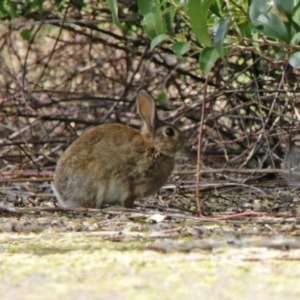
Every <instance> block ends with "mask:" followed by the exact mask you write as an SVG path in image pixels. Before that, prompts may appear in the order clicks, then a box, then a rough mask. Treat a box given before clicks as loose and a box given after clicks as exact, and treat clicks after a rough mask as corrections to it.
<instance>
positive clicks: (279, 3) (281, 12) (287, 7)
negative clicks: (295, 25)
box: [273, 0, 294, 22]
mask: <svg viewBox="0 0 300 300" xmlns="http://www.w3.org/2000/svg"><path fill="white" fill-rule="evenodd" d="M273 9H274V11H276V12H277V15H278V16H279V17H280V16H283V18H281V19H282V20H283V21H285V22H288V21H289V20H291V18H292V16H293V13H294V0H273Z"/></svg>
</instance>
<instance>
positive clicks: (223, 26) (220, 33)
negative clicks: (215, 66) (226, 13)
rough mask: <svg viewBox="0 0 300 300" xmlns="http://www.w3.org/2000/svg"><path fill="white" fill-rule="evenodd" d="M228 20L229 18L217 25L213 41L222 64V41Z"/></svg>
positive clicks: (227, 26) (223, 58)
mask: <svg viewBox="0 0 300 300" xmlns="http://www.w3.org/2000/svg"><path fill="white" fill-rule="evenodd" d="M230 20H231V18H230V17H228V18H226V19H225V20H224V21H223V22H222V23H221V24H220V25H219V28H218V30H217V32H216V35H215V39H214V44H215V48H216V50H217V51H218V53H219V55H220V57H221V58H222V60H223V61H224V62H225V57H224V39H225V36H226V33H227V31H228V28H229V24H230Z"/></svg>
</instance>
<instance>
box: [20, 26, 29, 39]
mask: <svg viewBox="0 0 300 300" xmlns="http://www.w3.org/2000/svg"><path fill="white" fill-rule="evenodd" d="M31 32H32V31H31V30H30V29H24V30H22V31H21V33H20V34H21V37H22V38H23V40H25V41H29V40H30V38H31Z"/></svg>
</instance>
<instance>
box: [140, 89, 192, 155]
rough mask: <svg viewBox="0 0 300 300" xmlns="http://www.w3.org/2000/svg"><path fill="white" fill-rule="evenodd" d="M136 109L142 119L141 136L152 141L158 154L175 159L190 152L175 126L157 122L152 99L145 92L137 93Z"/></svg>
mask: <svg viewBox="0 0 300 300" xmlns="http://www.w3.org/2000/svg"><path fill="white" fill-rule="evenodd" d="M137 108H138V113H139V115H140V117H141V119H142V126H141V134H142V135H143V136H145V137H148V138H149V139H151V140H153V142H154V145H155V147H156V149H157V150H158V151H159V152H160V153H162V154H164V155H166V156H170V157H176V156H184V155H187V154H188V153H189V152H190V145H189V143H188V142H187V139H186V137H185V136H184V135H183V134H182V132H181V131H180V130H179V129H178V128H177V127H176V126H174V125H172V124H170V123H166V122H163V121H161V120H159V118H158V116H157V111H156V106H155V102H154V99H153V98H152V97H151V96H150V95H149V94H148V93H147V92H146V91H140V92H139V94H138V97H137Z"/></svg>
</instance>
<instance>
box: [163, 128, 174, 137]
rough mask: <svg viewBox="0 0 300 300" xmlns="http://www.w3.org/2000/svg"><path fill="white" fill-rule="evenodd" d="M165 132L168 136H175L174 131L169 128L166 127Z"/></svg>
mask: <svg viewBox="0 0 300 300" xmlns="http://www.w3.org/2000/svg"><path fill="white" fill-rule="evenodd" d="M165 132H166V135H168V136H174V135H175V131H174V129H173V128H171V127H168V128H167V129H166V131H165Z"/></svg>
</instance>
